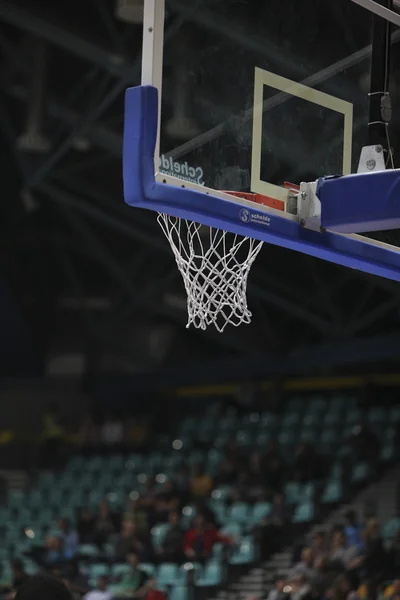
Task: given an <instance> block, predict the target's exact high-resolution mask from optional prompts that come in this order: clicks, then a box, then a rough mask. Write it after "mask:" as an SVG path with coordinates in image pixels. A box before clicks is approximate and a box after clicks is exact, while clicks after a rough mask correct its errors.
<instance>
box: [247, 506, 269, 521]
mask: <svg viewBox="0 0 400 600" xmlns="http://www.w3.org/2000/svg"><path fill="white" fill-rule="evenodd" d="M271 510H272V506H271V504H270V503H269V502H257V504H255V505H254V507H253V510H252V512H251V516H250V522H251V525H257V524H258V523H260V522H261V521H262V520H263V519H265V518H266V517H268V515H269V514H270V513H271Z"/></svg>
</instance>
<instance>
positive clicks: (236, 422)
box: [0, 394, 400, 600]
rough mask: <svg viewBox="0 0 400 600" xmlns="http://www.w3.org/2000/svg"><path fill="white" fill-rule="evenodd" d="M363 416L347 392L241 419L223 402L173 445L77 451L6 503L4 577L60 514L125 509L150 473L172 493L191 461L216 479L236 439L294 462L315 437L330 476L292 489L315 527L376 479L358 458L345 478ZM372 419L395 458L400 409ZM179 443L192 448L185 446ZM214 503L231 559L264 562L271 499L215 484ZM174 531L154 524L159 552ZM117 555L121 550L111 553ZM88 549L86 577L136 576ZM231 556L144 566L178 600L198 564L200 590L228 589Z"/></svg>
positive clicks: (84, 551)
mask: <svg viewBox="0 0 400 600" xmlns="http://www.w3.org/2000/svg"><path fill="white" fill-rule="evenodd" d="M361 416H362V413H361V411H360V409H359V408H358V407H357V402H356V399H355V398H353V397H351V396H349V395H344V394H334V395H332V396H331V397H328V396H322V395H318V394H316V395H314V396H311V397H305V396H299V397H293V398H292V399H290V400H289V401H288V402H287V403H285V407H284V409H283V410H282V412H280V413H272V412H270V411H263V412H249V413H248V414H247V415H242V416H241V417H240V418H239V416H238V414H237V412H236V411H235V410H234V409H228V410H224V409H221V408H220V407H219V406H218V405H215V406H210V407H209V409H208V410H206V412H205V414H203V415H200V416H193V415H190V414H188V415H187V417H186V418H183V419H182V422H181V423H180V424H179V425H178V426H177V428H176V430H175V431H171V432H170V437H169V438H168V440H166V439H165V436H164V437H163V442H162V443H163V444H164V445H163V451H161V450H155V451H153V452H150V453H147V454H139V453H137V452H134V453H131V454H129V455H123V454H115V455H111V456H106V455H104V456H102V455H95V456H91V457H89V458H84V457H83V456H75V457H73V458H72V459H71V460H70V461H69V463H68V464H67V466H66V468H65V470H64V471H63V472H62V473H61V474H59V475H53V474H49V473H44V474H41V475H40V476H39V478H38V480H37V485H36V486H35V487H34V488H33V489H30V490H27V491H25V492H22V491H16V492H13V493H12V494H10V496H9V499H8V505H7V506H6V507H4V508H2V509H0V531H1V533H2V538H3V539H4V545H3V547H2V548H1V549H0V562H1V565H2V570H1V579H2V581H3V582H4V581H6V580H7V578H8V577H9V575H10V560H11V559H12V558H14V557H16V556H20V555H21V554H22V553H23V552H24V550H29V548H32V547H33V546H35V545H37V544H38V543H42V542H43V539H44V537H45V535H47V534H48V533H49V531H51V530H52V529H53V528H54V527H55V526H56V521H57V519H58V518H59V517H60V516H68V517H69V518H70V519H71V520H72V522H74V521H75V518H76V511H77V509H78V508H79V507H82V506H89V507H92V508H96V507H97V506H98V504H99V503H100V501H101V500H103V499H104V498H106V499H107V500H108V502H109V503H110V505H111V506H112V507H113V509H115V510H119V511H122V510H124V508H125V506H126V502H127V500H128V498H135V497H136V496H137V495H138V494H140V493H141V492H142V491H143V490H144V489H145V484H146V480H147V478H148V477H150V476H154V477H155V478H156V479H155V480H156V482H157V489H159V490H162V489H163V485H164V483H165V481H166V480H167V479H168V478H169V477H173V476H174V474H175V473H176V472H177V471H178V469H179V467H180V466H181V465H182V464H183V462H184V461H185V462H186V464H187V465H188V466H189V468H190V469H191V468H192V467H193V466H194V465H196V464H197V463H199V462H204V465H205V469H206V471H207V472H209V473H210V474H212V475H215V474H216V473H217V471H218V466H219V463H220V461H221V459H222V458H223V456H224V449H225V447H226V444H227V443H228V442H230V441H231V440H232V439H234V440H235V442H236V444H237V445H238V446H239V447H240V449H241V452H242V453H243V454H246V453H250V452H252V451H253V450H262V449H263V448H264V446H265V444H267V443H268V442H269V441H270V440H272V439H276V440H278V442H279V446H280V450H281V452H282V455H283V456H284V458H285V459H286V461H287V463H288V464H289V465H290V460H291V459H292V456H293V448H294V446H295V445H296V444H298V443H299V442H301V441H307V442H310V443H311V444H313V445H315V447H316V448H317V450H319V452H321V453H323V454H324V465H325V473H324V476H323V477H322V479H321V480H319V481H308V482H305V483H301V482H299V481H294V480H290V479H289V480H288V481H287V482H286V483H285V485H284V487H283V492H284V496H285V502H286V505H287V506H288V507H289V508H290V511H291V515H292V516H291V520H292V523H293V524H294V525H296V524H297V525H304V524H310V523H312V522H314V521H315V520H316V518H317V516H318V514H319V511H321V510H324V506H326V505H333V504H336V503H338V502H340V501H342V500H344V499H345V498H346V497H348V495H349V494H351V493H352V491H353V490H354V489H356V488H358V487H359V486H361V485H366V484H367V483H368V482H369V481H370V480H371V478H372V477H373V476H374V472H373V469H371V466H370V465H369V464H368V462H366V461H357V460H353V462H351V472H350V473H351V474H350V480H348V478H347V479H346V478H345V477H344V469H343V467H342V460H343V459H344V458H346V457H347V458H348V457H349V456H350V457H351V456H352V450H351V448H350V447H349V445H348V443H347V437H348V435H349V432H351V430H352V427H354V424H355V423H357V422H358V420H359V419H360V418H361ZM367 418H368V421H369V423H370V426H371V428H372V429H373V430H374V431H375V433H376V435H377V437H378V439H379V440H380V441H381V451H380V452H381V454H380V459H381V461H382V464H383V465H385V464H386V463H390V462H391V461H394V460H395V459H396V458H397V456H398V447H397V445H396V439H395V434H394V433H393V434H391V433H390V430H391V428H392V430H393V432H394V429H393V427H394V424H395V423H400V409H399V408H397V407H396V408H393V409H391V410H387V409H385V408H384V407H382V406H375V407H372V408H370V409H369V410H368V412H367ZM383 432H385V435H383ZM177 440H180V441H181V442H182V444H181V445H180V444H176V443H175V442H176V441H177ZM160 443H161V440H160ZM207 446H208V447H207ZM166 447H168V450H165V448H166ZM178 448H179V449H178ZM208 505H209V507H210V509H211V510H212V511H213V512H214V515H215V518H216V520H217V522H218V523H219V524H220V525H221V531H222V532H223V533H225V534H227V535H229V536H231V537H232V538H233V539H234V540H235V546H234V548H233V549H232V551H231V552H230V553H229V556H228V562H229V564H230V565H232V566H235V565H246V564H251V563H254V562H255V561H257V560H258V557H259V552H258V547H257V544H256V543H255V540H254V538H253V536H252V532H253V529H254V527H256V526H257V525H259V524H260V523H261V522H262V521H263V519H266V518H268V515H269V514H270V513H271V510H272V506H271V503H270V502H269V501H266V500H262V501H257V502H247V501H242V500H240V501H232V486H229V485H219V486H218V487H216V488H215V489H214V490H213V492H212V495H211V497H210V499H209V501H208ZM60 507H61V508H60ZM60 512H61V514H60ZM195 514H196V508H195V506H194V505H192V504H189V505H187V506H185V507H184V508H183V510H182V515H181V523H182V525H183V526H184V527H188V526H189V525H190V523H191V521H192V520H193V517H194V516H195ZM399 530H400V521H399V520H393V521H391V522H389V523H386V524H384V526H383V536H384V537H385V539H390V538H392V537H394V536H395V535H396V533H397V532H398V531H399ZM167 531H168V525H167V524H165V523H159V524H157V525H155V526H154V527H153V528H152V530H151V538H152V542H153V546H154V547H155V548H157V547H159V546H160V545H161V544H162V541H163V539H164V537H165V535H166V533H167ZM111 551H112V548H110V550H109V553H110V554H111ZM79 554H80V556H81V557H82V558H84V559H86V560H87V565H86V574H87V576H88V577H89V581H90V582H91V583H92V584H94V582H95V581H96V578H97V577H98V576H99V575H102V574H107V575H110V576H111V580H112V582H113V584H114V585H115V584H117V583H118V581H119V580H120V579H121V577H123V575H124V573H126V570H127V566H126V565H125V564H108V563H107V561H106V560H105V558H106V557H105V556H104V555H100V553H99V549H98V547H97V546H94V545H90V544H82V545H81V546H80V547H79ZM106 554H107V552H106ZM223 556H224V553H223V548H222V545H221V544H216V545H215V546H214V548H213V555H212V558H211V559H210V561H209V562H207V563H206V564H205V565H198V564H196V563H193V564H191V563H190V564H189V566H188V565H182V566H178V565H175V564H170V563H162V564H160V565H157V566H156V565H154V564H144V565H142V568H143V569H145V570H146V571H147V572H148V573H149V574H150V575H152V576H154V577H155V578H156V579H157V581H158V584H159V587H160V588H161V589H168V590H169V594H170V598H171V600H186V598H187V585H188V578H187V575H188V572H189V571H190V570H193V573H194V582H195V584H196V585H197V586H199V587H206V586H219V585H221V584H222V583H223V582H224V581H225V579H226V570H225V563H224V561H223ZM26 561H27V564H29V568H30V570H31V571H34V570H35V568H36V567H35V565H34V564H33V563H32V562H29V560H28V559H26Z"/></svg>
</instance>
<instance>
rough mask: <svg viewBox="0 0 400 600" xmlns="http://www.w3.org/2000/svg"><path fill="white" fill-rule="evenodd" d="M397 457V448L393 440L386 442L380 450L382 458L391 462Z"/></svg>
mask: <svg viewBox="0 0 400 600" xmlns="http://www.w3.org/2000/svg"><path fill="white" fill-rule="evenodd" d="M395 457H396V448H395V446H394V444H393V442H389V443H386V444H385V445H384V446H383V447H382V448H381V451H380V458H381V460H382V461H383V462H390V461H392V460H394V459H395Z"/></svg>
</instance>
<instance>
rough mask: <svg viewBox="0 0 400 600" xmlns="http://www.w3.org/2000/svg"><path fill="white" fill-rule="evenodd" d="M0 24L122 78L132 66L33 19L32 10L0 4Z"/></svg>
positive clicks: (75, 36)
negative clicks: (8, 25)
mask: <svg viewBox="0 0 400 600" xmlns="http://www.w3.org/2000/svg"><path fill="white" fill-rule="evenodd" d="M0 21H4V22H6V23H9V24H10V25H14V26H15V27H19V28H21V29H23V30H25V31H27V32H29V33H31V34H33V35H35V36H37V37H41V38H43V39H45V40H47V41H48V42H51V43H52V44H55V45H56V46H60V47H61V48H64V49H65V50H68V52H72V54H75V55H76V56H79V57H80V58H83V59H85V60H87V61H89V62H91V63H94V64H96V65H99V66H101V67H103V68H104V69H105V70H106V71H108V72H109V73H111V74H112V75H115V76H116V77H122V78H125V77H127V76H128V74H129V73H130V71H131V66H130V65H129V63H128V62H127V61H126V60H125V58H124V57H123V56H118V55H116V54H113V53H112V52H107V51H106V50H103V49H102V48H100V47H99V46H96V45H95V44H92V43H91V42H88V41H86V40H84V39H82V38H81V37H79V36H77V35H75V34H73V33H71V32H69V31H66V30H65V29H62V28H61V27H58V26H57V25H54V24H53V23H51V22H49V21H47V20H45V19H42V18H40V17H38V16H36V15H35V14H34V12H33V11H29V10H26V9H24V8H21V7H19V6H15V5H14V4H11V3H9V2H5V1H4V0H2V1H1V2H0Z"/></svg>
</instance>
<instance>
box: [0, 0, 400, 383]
mask: <svg viewBox="0 0 400 600" xmlns="http://www.w3.org/2000/svg"><path fill="white" fill-rule="evenodd" d="M295 2H296V0H286V2H281V1H280V2H278V1H277V2H274V10H275V11H280V12H281V14H282V11H283V10H286V9H287V6H286V7H285V6H284V5H289V4H291V3H295ZM344 2H345V0H341V3H344ZM204 5H205V6H204V11H203V13H202V19H201V21H200V22H194V23H192V26H193V27H196V28H197V29H199V30H200V31H201V33H202V34H203V35H208V34H210V32H213V34H214V35H215V31H216V28H220V32H221V35H226V32H227V31H232V28H235V27H236V28H237V27H238V26H239V23H237V22H234V21H230V16H229V14H225V13H224V11H223V10H221V6H222V5H223V0H220V1H219V2H215V3H212V2H206V0H204ZM218 7H219V9H218ZM114 9H115V6H114V2H112V1H111V0H110V1H108V0H83V1H82V0H80V1H78V0H70V1H69V2H57V3H54V2H52V1H51V0H41V1H35V2H32V1H30V0H12V1H11V0H9V1H6V0H0V49H1V71H0V131H1V137H0V144H1V156H2V170H1V172H2V201H1V211H2V213H1V214H2V218H1V232H2V233H1V241H0V244H1V259H2V263H1V264H2V271H3V274H4V277H5V279H6V281H7V282H8V283H9V285H10V286H11V289H12V290H13V293H14V296H15V298H16V300H17V303H18V305H19V306H20V308H21V310H22V312H23V314H24V316H25V318H26V319H27V321H28V322H29V324H30V326H31V328H32V329H33V331H34V334H35V339H36V341H37V343H38V347H40V348H44V349H45V352H46V353H47V355H48V356H49V357H50V358H53V359H55V358H59V359H60V360H61V359H62V358H63V357H64V358H65V361H64V366H65V365H66V364H67V362H68V361H67V360H66V357H70V358H71V357H74V356H75V357H76V356H83V357H84V358H85V364H86V368H88V369H89V370H90V371H91V372H93V373H96V372H119V373H132V372H137V371H140V370H143V369H148V368H154V367H156V366H157V365H169V364H174V365H177V364H178V365H179V364H180V365H185V364H186V363H187V362H188V361H189V360H191V361H193V362H195V361H204V360H209V361H212V360H213V359H218V361H221V360H224V359H225V358H226V359H228V358H231V357H232V356H233V355H234V356H235V357H240V356H244V355H245V356H246V357H247V358H248V359H250V361H251V360H253V359H254V356H258V357H267V356H275V357H276V356H279V357H282V360H283V357H284V356H286V354H287V353H288V352H289V353H291V355H293V352H296V353H297V356H306V355H307V352H308V351H309V350H310V348H312V349H313V350H312V352H313V353H314V355H315V349H314V348H315V346H316V345H318V344H322V343H323V344H325V346H324V347H325V348H326V347H327V346H326V345H327V344H328V346H329V344H331V345H332V344H334V345H335V348H338V347H340V346H338V344H339V345H340V344H342V343H344V345H343V348H345V347H346V344H347V342H348V341H349V340H354V339H358V338H361V339H366V338H371V337H373V336H382V335H385V334H390V335H391V336H392V338H391V339H393V334H396V333H397V332H398V331H399V300H400V288H399V287H398V285H396V284H395V283H393V282H390V281H387V280H383V279H378V278H373V277H370V276H366V275H364V274H361V273H358V272H355V271H351V270H346V269H342V268H339V267H336V266H335V265H331V264H328V263H323V262H321V261H319V260H317V259H313V258H310V257H307V256H303V255H297V254H294V253H292V252H289V251H286V250H284V249H281V248H275V247H272V246H266V245H265V247H264V248H263V250H262V254H261V256H260V257H259V258H258V261H257V263H256V264H255V265H254V266H253V269H252V272H251V277H250V282H249V294H248V296H249V304H250V306H251V309H252V312H253V323H252V325H250V326H242V327H240V328H236V329H234V328H231V329H228V330H226V332H225V333H224V334H223V335H221V334H218V333H217V332H215V331H214V330H212V329H211V330H209V331H206V332H202V331H197V330H194V329H190V330H186V328H185V325H186V313H185V304H184V300H185V294H184V289H183V285H182V281H181V279H180V276H179V274H178V272H177V269H176V265H175V262H174V259H173V256H172V253H171V251H170V249H169V246H168V244H167V242H166V241H165V240H164V238H163V236H162V234H161V232H160V230H159V227H158V225H157V223H156V220H155V216H154V214H152V213H147V212H145V211H140V210H133V209H130V208H128V207H127V206H125V205H124V203H123V196H122V179H121V144H122V126H123V95H124V90H125V88H126V87H127V86H130V85H135V84H138V83H139V82H140V53H141V26H140V25H132V24H127V23H123V22H121V21H120V20H118V19H117V18H115V16H114ZM366 18H367V17H366ZM187 20H190V15H188V14H187V13H185V4H184V3H183V2H181V1H180V0H171V1H170V2H169V12H168V27H169V28H170V41H169V44H171V47H173V46H174V39H175V38H178V37H179V31H180V30H181V28H182V26H183V24H184V23H185V22H187ZM271 27H272V25H271ZM299 29H300V30H301V24H300V25H299ZM271 35H272V33H271ZM338 43H342V41H341V40H338ZM319 51H323V50H321V49H319ZM282 52H283V51H282ZM396 52H397V50H396ZM316 61H317V56H316ZM394 62H395V61H394ZM398 64H400V62H399V63H398ZM393 73H394V77H396V75H397V76H398V75H399V70H398V69H397V68H396V65H394V66H393ZM207 92H208V90H207V89H205V90H204V94H205V95H207ZM171 102H173V98H171ZM397 124H398V120H395V123H394V125H395V129H394V130H393V133H392V135H393V136H394V140H393V141H394V146H395V147H396V140H398V130H396V126H397ZM30 127H34V128H35V127H36V129H37V131H36V133H38V132H39V133H40V143H41V144H42V151H41V152H31V151H29V150H27V146H26V136H25V139H24V137H23V134H24V133H26V132H27V131H29V128H30ZM291 175H293V176H295V174H291V173H288V174H287V177H288V178H289V179H290V177H291ZM396 339H397V338H396ZM399 339H400V338H399ZM352 343H353V342H352ZM395 346H396V343H394V347H395ZM397 346H400V345H399V344H397ZM331 347H332V346H331ZM347 347H350V346H347ZM71 360H72V358H71ZM328 360H329V359H327V362H328ZM72 362H73V360H72ZM78 362H79V361H78ZM66 368H67V367H66Z"/></svg>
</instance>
